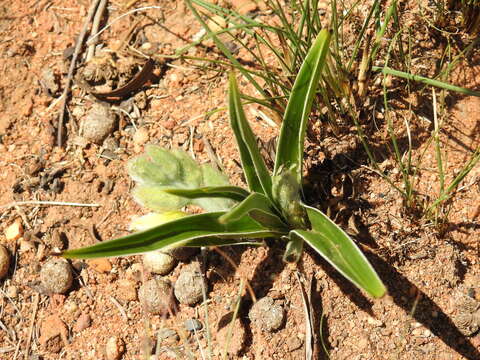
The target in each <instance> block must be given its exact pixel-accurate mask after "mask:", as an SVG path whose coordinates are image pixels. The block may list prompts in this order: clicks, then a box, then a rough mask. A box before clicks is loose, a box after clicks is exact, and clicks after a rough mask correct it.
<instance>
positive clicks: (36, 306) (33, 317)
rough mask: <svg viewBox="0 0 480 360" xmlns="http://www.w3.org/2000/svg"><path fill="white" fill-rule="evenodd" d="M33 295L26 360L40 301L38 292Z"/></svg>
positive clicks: (26, 359)
mask: <svg viewBox="0 0 480 360" xmlns="http://www.w3.org/2000/svg"><path fill="white" fill-rule="evenodd" d="M34 296H35V300H33V311H32V319H31V321H30V328H29V329H28V335H27V345H26V347H25V360H28V358H29V353H30V345H31V343H32V333H33V325H34V324H35V317H36V315H37V309H38V302H39V301H40V295H39V294H35V295H34Z"/></svg>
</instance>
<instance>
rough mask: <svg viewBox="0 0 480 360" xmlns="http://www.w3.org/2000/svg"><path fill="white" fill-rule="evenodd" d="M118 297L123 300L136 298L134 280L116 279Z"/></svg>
mask: <svg viewBox="0 0 480 360" xmlns="http://www.w3.org/2000/svg"><path fill="white" fill-rule="evenodd" d="M117 286H118V297H119V298H120V299H121V300H123V301H135V300H137V289H136V282H135V281H133V280H130V279H121V280H119V281H118V284H117Z"/></svg>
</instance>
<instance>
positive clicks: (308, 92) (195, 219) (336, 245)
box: [63, 30, 386, 297]
mask: <svg viewBox="0 0 480 360" xmlns="http://www.w3.org/2000/svg"><path fill="white" fill-rule="evenodd" d="M330 38H331V34H330V32H329V31H327V30H322V31H321V32H320V33H319V35H318V37H317V38H316V40H315V41H314V42H313V45H312V47H311V48H310V50H309V52H308V54H307V55H306V57H305V60H304V62H303V64H302V66H301V68H300V71H299V72H298V75H297V77H296V80H295V82H294V85H293V87H292V91H291V94H290V98H289V101H288V104H287V106H286V110H285V114H284V118H283V122H282V128H281V131H280V137H279V141H278V147H277V155H276V159H275V167H274V172H273V176H271V175H270V173H269V171H268V169H267V167H266V165H265V162H264V160H263V158H262V157H261V155H260V150H259V149H258V147H257V143H256V139H255V135H254V134H253V132H252V129H251V128H250V125H249V124H248V122H247V120H246V118H245V114H244V112H243V108H242V103H241V98H240V93H239V90H238V87H237V83H236V79H235V75H234V73H233V72H232V73H231V74H230V78H229V92H228V104H229V113H230V122H231V126H232V129H233V132H234V134H235V137H236V140H237V144H238V148H239V152H240V158H241V161H242V166H243V171H244V174H245V178H246V181H247V184H248V188H249V191H247V190H245V189H243V188H240V187H235V186H228V185H225V184H220V186H218V185H219V184H215V185H213V186H208V185H210V184H209V183H207V182H204V185H207V187H200V188H194V187H192V186H191V185H194V186H202V183H201V182H199V181H198V177H199V175H195V176H193V177H192V175H194V174H195V171H197V170H198V169H197V170H195V171H194V170H192V169H196V167H195V166H194V165H193V163H190V160H187V159H185V157H184V156H183V155H181V156H179V155H178V154H179V153H177V152H175V153H173V159H170V160H172V161H173V164H174V165H172V164H171V163H170V162H169V161H170V160H168V161H165V162H164V163H162V166H157V164H156V163H155V156H157V155H155V153H156V152H158V153H159V154H161V155H160V156H161V157H165V159H167V158H169V157H171V156H172V153H170V152H167V151H166V150H159V148H152V147H150V148H149V149H147V155H149V156H150V157H151V159H149V158H148V157H140V158H137V160H134V162H133V163H132V165H131V166H130V169H135V171H134V173H135V174H136V175H138V179H137V180H141V184H140V185H141V187H143V186H147V185H148V186H150V187H149V188H148V191H147V193H142V197H147V198H148V197H149V196H152V197H153V196H158V192H160V193H161V194H162V195H161V196H162V197H163V196H164V195H169V196H171V197H172V199H173V200H172V201H167V202H168V203H169V205H172V204H174V206H173V207H177V206H179V205H180V204H183V203H184V202H186V201H188V199H192V200H194V201H199V200H202V204H203V205H205V204H206V203H208V201H212V200H214V199H215V200H218V199H222V200H224V199H227V200H228V201H236V202H238V203H237V204H236V205H235V206H233V207H232V208H231V209H230V210H224V211H215V212H207V213H203V214H199V215H191V216H186V217H183V218H180V219H177V220H174V221H171V222H168V223H165V224H162V225H159V226H156V227H154V228H152V229H149V230H146V231H143V232H139V233H135V234H132V235H128V236H125V237H122V238H119V239H116V240H112V241H108V242H103V243H99V244H96V245H93V246H90V247H87V248H82V249H76V250H68V251H66V252H64V253H63V256H64V257H66V258H94V257H105V256H120V255H129V254H134V253H141V252H147V251H152V250H157V249H162V248H167V247H175V246H215V245H235V244H240V243H242V244H243V243H245V239H251V238H267V237H270V238H278V239H281V240H283V241H285V242H286V251H285V255H284V259H285V260H287V261H298V260H299V259H300V257H301V254H302V250H303V245H304V243H305V242H306V243H307V244H309V245H310V246H311V247H312V248H313V249H315V250H316V251H317V252H318V253H319V254H320V255H321V256H322V257H324V258H325V259H326V260H327V261H328V262H329V263H330V264H331V265H333V266H334V267H335V268H336V269H337V270H338V271H339V272H340V273H341V274H343V275H344V276H345V277H346V278H347V279H348V280H350V281H351V282H352V283H354V284H355V285H357V286H358V287H360V288H361V289H363V290H365V291H366V292H367V293H368V294H370V295H371V296H373V297H381V296H383V295H384V294H385V292H386V289H385V286H384V285H383V284H382V282H381V280H380V279H379V277H378V275H377V274H376V273H375V271H374V270H373V268H372V266H371V265H370V263H369V262H368V260H367V259H366V258H365V256H364V255H363V254H362V253H361V251H360V250H359V249H358V247H357V246H356V245H355V243H354V242H353V241H352V239H350V238H349V237H348V235H347V234H346V233H345V232H344V231H343V230H342V229H340V228H339V227H338V226H337V225H336V224H334V223H333V222H332V221H331V220H330V219H329V218H328V217H327V216H326V215H324V214H323V213H322V212H321V211H319V210H317V209H315V208H313V207H310V206H308V205H306V204H304V203H303V202H302V199H301V197H302V188H301V184H302V162H303V145H304V139H305V133H306V126H307V121H308V119H309V115H310V112H311V108H312V102H313V99H314V97H315V95H316V91H317V87H318V84H319V78H320V76H321V73H322V70H323V69H324V67H325V58H326V56H327V53H328V49H329V42H330ZM153 150H154V151H153ZM179 159H180V160H179ZM152 162H153V163H154V165H155V167H153V166H152ZM186 164H188V165H186ZM179 168H188V169H189V172H188V173H186V172H183V173H182V171H181V170H179ZM176 172H177V173H178V174H183V175H184V177H183V178H182V180H181V181H180V182H179V183H175V180H174V178H173V177H169V178H168V179H166V176H167V177H168V176H170V174H174V173H176ZM187 177H188V179H187ZM215 178H216V177H215ZM147 179H148V180H147ZM195 179H196V180H195ZM142 181H143V183H142ZM158 182H160V183H161V185H160V186H159V187H155V185H152V184H156V183H158ZM187 183H188V184H187ZM197 184H198V185H197ZM177 185H181V186H180V187H179V186H177ZM151 186H153V187H151ZM168 186H171V187H170V188H169V187H168ZM174 186H175V187H174ZM139 191H140V192H141V189H140V190H139ZM136 194H137V196H138V194H139V192H138V191H137V193H136ZM176 197H178V202H177V200H175V199H176ZM162 201H163V198H162ZM147 205H150V203H147ZM207 206H208V204H207ZM173 207H172V206H169V208H168V210H172V208H173Z"/></svg>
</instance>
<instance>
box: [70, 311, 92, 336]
mask: <svg viewBox="0 0 480 360" xmlns="http://www.w3.org/2000/svg"><path fill="white" fill-rule="evenodd" d="M91 324H92V318H91V317H90V315H88V313H82V314H81V315H80V316H79V317H78V319H77V322H76V323H75V326H74V327H73V331H74V332H80V331H82V330H85V329H86V328H89V327H90V325H91Z"/></svg>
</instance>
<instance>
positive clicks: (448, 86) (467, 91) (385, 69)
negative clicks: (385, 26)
mask: <svg viewBox="0 0 480 360" xmlns="http://www.w3.org/2000/svg"><path fill="white" fill-rule="evenodd" d="M372 70H373V71H381V72H382V73H384V74H385V75H393V76H398V77H401V78H403V79H407V80H412V81H418V82H420V83H422V84H426V85H431V86H435V87H438V88H440V89H445V90H450V91H455V92H457V93H459V94H464V95H470V96H480V91H474V90H470V89H466V88H462V87H460V86H455V85H452V84H449V83H445V82H442V81H439V80H434V79H429V78H427V77H424V76H420V75H414V74H410V73H406V72H403V71H399V70H395V69H392V68H389V67H381V66H372Z"/></svg>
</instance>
